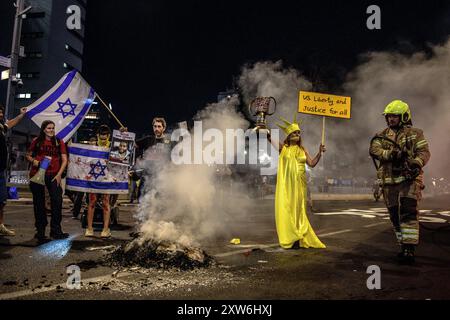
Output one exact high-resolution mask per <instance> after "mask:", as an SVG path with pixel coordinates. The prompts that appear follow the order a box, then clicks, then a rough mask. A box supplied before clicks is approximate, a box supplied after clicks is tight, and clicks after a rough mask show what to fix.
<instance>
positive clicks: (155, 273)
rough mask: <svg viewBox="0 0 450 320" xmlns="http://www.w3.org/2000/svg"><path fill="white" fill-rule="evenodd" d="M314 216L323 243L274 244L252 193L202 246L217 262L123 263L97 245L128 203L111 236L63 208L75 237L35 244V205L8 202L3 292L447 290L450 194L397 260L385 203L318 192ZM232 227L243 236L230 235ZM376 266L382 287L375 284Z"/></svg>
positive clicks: (411, 295)
mask: <svg viewBox="0 0 450 320" xmlns="http://www.w3.org/2000/svg"><path fill="white" fill-rule="evenodd" d="M314 206H315V212H314V213H312V214H311V215H310V220H311V223H312V225H313V227H314V228H315V230H316V233H317V234H318V235H319V237H320V238H321V239H322V241H323V242H324V243H325V244H326V245H327V248H326V249H291V250H283V249H281V248H279V246H278V245H277V236H276V231H275V225H274V217H273V200H270V199H266V200H262V201H261V200H258V201H257V200H255V204H254V207H253V210H252V213H250V214H247V215H245V216H243V218H242V219H236V218H235V219H233V221H230V222H229V224H230V225H229V229H230V234H229V235H227V237H220V238H217V239H210V240H209V241H207V242H205V243H203V244H202V248H203V249H204V250H206V251H207V252H208V253H209V254H211V255H213V256H214V257H215V259H216V261H217V262H218V263H217V264H216V265H215V266H213V267H211V268H208V269H198V270H194V271H178V270H155V269H150V270H142V269H136V270H133V269H132V270H121V271H120V272H119V273H114V272H115V271H116V270H114V269H112V268H109V267H105V266H101V265H98V262H99V261H101V259H102V258H103V257H104V255H105V254H106V251H105V250H98V248H99V247H104V246H108V245H116V244H119V243H121V242H123V241H126V240H129V239H130V236H129V234H130V232H132V231H133V230H134V226H135V222H134V219H133V216H132V215H133V210H135V207H131V206H121V208H120V221H121V226H120V228H119V229H117V230H113V238H112V239H108V240H102V239H98V238H96V239H87V238H84V236H83V235H82V234H83V230H82V229H81V227H80V222H79V221H78V220H73V219H72V218H71V215H70V211H69V207H68V205H67V204H66V205H65V209H64V218H63V226H64V231H66V232H69V233H70V234H71V238H69V239H68V240H63V241H52V242H50V243H47V244H44V245H41V246H37V245H36V243H35V241H34V240H33V239H32V237H33V235H34V228H33V213H32V206H31V205H14V206H12V205H11V206H8V207H7V209H6V219H7V223H8V224H9V225H11V226H13V227H14V229H16V231H17V236H16V237H10V238H0V270H1V272H0V299H89V300H92V299H207V300H209V299H392V300H398V299H421V300H426V299H432V300H435V299H449V298H450V268H449V266H450V254H449V253H450V228H449V220H450V197H449V196H448V195H446V196H441V197H435V198H429V199H425V200H424V201H423V202H422V204H421V208H420V209H421V210H422V211H421V245H420V246H419V248H418V250H417V258H416V264H415V265H414V266H403V265H399V264H398V262H397V260H396V254H397V252H398V246H397V245H396V243H395V239H394V235H393V232H392V229H391V226H390V222H389V220H388V215H387V212H386V210H385V209H384V206H383V203H382V202H378V203H376V202H374V201H316V202H315V204H314ZM231 236H232V237H233V238H240V239H241V244H240V245H232V244H230V243H229V241H230V239H231ZM69 265H78V266H79V267H80V268H81V278H82V287H81V289H79V290H77V289H74V290H69V289H68V288H66V287H65V283H66V281H67V277H68V275H67V274H66V269H67V266H69ZM369 266H378V267H379V268H380V279H381V282H380V283H381V289H373V290H369V289H368V287H367V280H368V278H369V277H370V276H371V274H368V273H367V269H368V267H369Z"/></svg>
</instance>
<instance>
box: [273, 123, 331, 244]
mask: <svg viewBox="0 0 450 320" xmlns="http://www.w3.org/2000/svg"><path fill="white" fill-rule="evenodd" d="M282 120H283V122H284V123H285V124H286V125H284V126H282V125H278V126H279V127H281V128H282V129H283V131H284V132H285V133H286V136H287V138H286V139H285V140H284V142H283V143H280V144H279V146H278V149H279V152H280V156H279V160H278V175H277V185H276V192H275V223H276V228H277V233H278V240H279V243H280V246H281V247H282V248H284V249H290V248H292V247H297V245H298V246H300V247H302V248H325V245H324V244H323V243H322V242H321V241H320V240H319V238H318V237H317V236H316V234H315V232H314V230H313V228H312V227H311V224H310V223H309V220H308V216H307V213H306V209H307V185H306V167H305V166H306V165H308V166H309V167H311V168H314V167H315V166H316V165H317V163H318V162H319V160H320V158H321V155H322V153H323V152H325V146H324V145H322V144H321V145H320V147H319V153H318V154H317V155H316V156H315V157H314V159H311V157H310V156H309V153H308V151H306V149H305V147H304V146H303V145H302V139H301V131H300V126H299V124H298V123H297V121H296V120H294V122H293V123H290V122H289V121H287V120H285V119H282Z"/></svg>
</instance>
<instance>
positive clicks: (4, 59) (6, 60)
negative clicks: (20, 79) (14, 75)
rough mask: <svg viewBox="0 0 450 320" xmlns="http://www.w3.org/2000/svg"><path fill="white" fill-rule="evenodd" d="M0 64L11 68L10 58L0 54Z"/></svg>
mask: <svg viewBox="0 0 450 320" xmlns="http://www.w3.org/2000/svg"><path fill="white" fill-rule="evenodd" d="M0 66H3V67H6V68H11V58H7V57H3V56H0Z"/></svg>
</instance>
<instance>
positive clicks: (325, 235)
mask: <svg viewBox="0 0 450 320" xmlns="http://www.w3.org/2000/svg"><path fill="white" fill-rule="evenodd" d="M351 231H353V230H352V229H345V230H340V231H335V232H330V233H324V234H318V236H319V237H322V238H325V237H329V236H333V235H336V234H341V233H347V232H351ZM279 245H280V244H279V243H272V244H255V245H251V246H250V245H249V246H248V248H247V249H241V250H234V251H229V252H224V253H219V254H214V255H213V256H214V257H216V258H223V257H228V256H232V255H235V254H240V253H246V252H248V251H249V249H265V248H267V249H269V248H275V247H278V246H279Z"/></svg>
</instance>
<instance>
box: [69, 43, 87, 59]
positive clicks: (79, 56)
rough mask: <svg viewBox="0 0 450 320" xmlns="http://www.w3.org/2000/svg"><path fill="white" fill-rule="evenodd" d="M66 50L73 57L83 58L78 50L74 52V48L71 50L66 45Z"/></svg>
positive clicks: (70, 47)
mask: <svg viewBox="0 0 450 320" xmlns="http://www.w3.org/2000/svg"><path fill="white" fill-rule="evenodd" d="M65 47H66V50H67V51H69V52H70V53H72V54H73V55H75V56H77V57H78V58H80V59H82V58H83V54H81V53H80V52H79V51H78V50H76V49H75V48H73V47H72V46H70V45H68V44H66V46H65Z"/></svg>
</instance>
